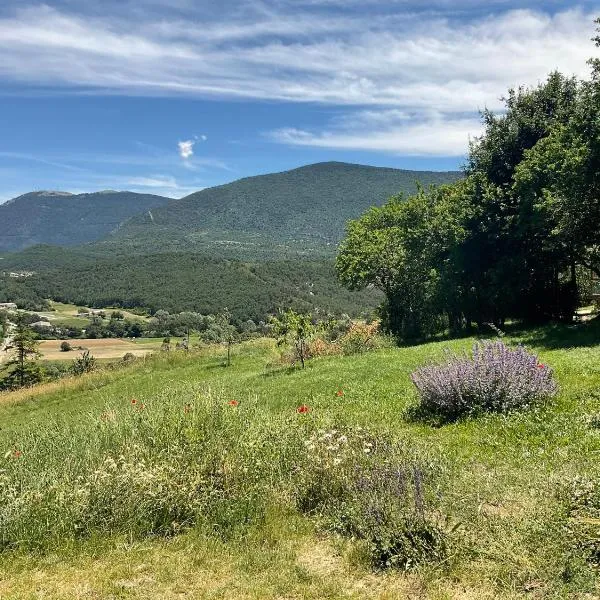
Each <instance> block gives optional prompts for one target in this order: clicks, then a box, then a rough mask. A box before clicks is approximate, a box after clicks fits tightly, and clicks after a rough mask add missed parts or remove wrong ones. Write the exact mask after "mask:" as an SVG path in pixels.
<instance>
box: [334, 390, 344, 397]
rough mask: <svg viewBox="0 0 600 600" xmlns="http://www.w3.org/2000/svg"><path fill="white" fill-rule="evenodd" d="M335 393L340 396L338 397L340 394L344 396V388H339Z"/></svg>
mask: <svg viewBox="0 0 600 600" xmlns="http://www.w3.org/2000/svg"><path fill="white" fill-rule="evenodd" d="M335 395H336V396H338V397H339V396H343V395H344V390H338V391H337V392H336V393H335Z"/></svg>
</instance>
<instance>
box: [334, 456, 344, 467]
mask: <svg viewBox="0 0 600 600" xmlns="http://www.w3.org/2000/svg"><path fill="white" fill-rule="evenodd" d="M341 462H342V459H341V458H334V459H333V464H334V465H335V466H336V467H337V466H338V465H339V464H340V463H341Z"/></svg>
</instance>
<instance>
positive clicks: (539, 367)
mask: <svg viewBox="0 0 600 600" xmlns="http://www.w3.org/2000/svg"><path fill="white" fill-rule="evenodd" d="M537 367H538V369H545V368H546V365H544V364H542V363H540V364H539V365H538V366H537Z"/></svg>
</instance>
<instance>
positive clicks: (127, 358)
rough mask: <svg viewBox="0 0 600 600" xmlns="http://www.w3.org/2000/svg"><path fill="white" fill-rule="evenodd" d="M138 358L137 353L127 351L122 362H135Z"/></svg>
mask: <svg viewBox="0 0 600 600" xmlns="http://www.w3.org/2000/svg"><path fill="white" fill-rule="evenodd" d="M136 360H137V357H136V355H135V354H133V353H132V352H127V353H125V354H124V355H123V358H122V359H121V362H123V363H126V364H129V363H132V362H135V361H136Z"/></svg>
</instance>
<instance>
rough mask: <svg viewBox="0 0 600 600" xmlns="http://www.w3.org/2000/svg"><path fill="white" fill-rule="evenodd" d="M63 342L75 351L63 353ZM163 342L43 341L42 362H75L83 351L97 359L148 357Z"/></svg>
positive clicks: (40, 346) (114, 340)
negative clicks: (126, 356)
mask: <svg viewBox="0 0 600 600" xmlns="http://www.w3.org/2000/svg"><path fill="white" fill-rule="evenodd" d="M63 341H67V342H68V343H69V344H71V346H72V348H73V350H71V351H69V352H62V351H61V349H60V345H61V343H62V342H63ZM161 342H162V340H159V339H156V340H150V339H146V340H145V341H144V342H134V341H131V340H123V339H117V338H105V339H71V340H43V341H41V342H40V345H39V351H40V352H41V354H42V356H41V357H40V358H41V359H42V360H48V361H57V360H73V358H74V357H75V356H76V355H77V354H78V353H79V352H82V351H83V350H89V351H90V354H92V355H93V356H94V357H95V358H97V359H99V360H104V359H118V358H123V356H124V355H125V354H127V353H130V354H133V355H134V356H146V355H147V354H149V353H151V352H154V351H156V350H158V349H159V348H160V344H161Z"/></svg>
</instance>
